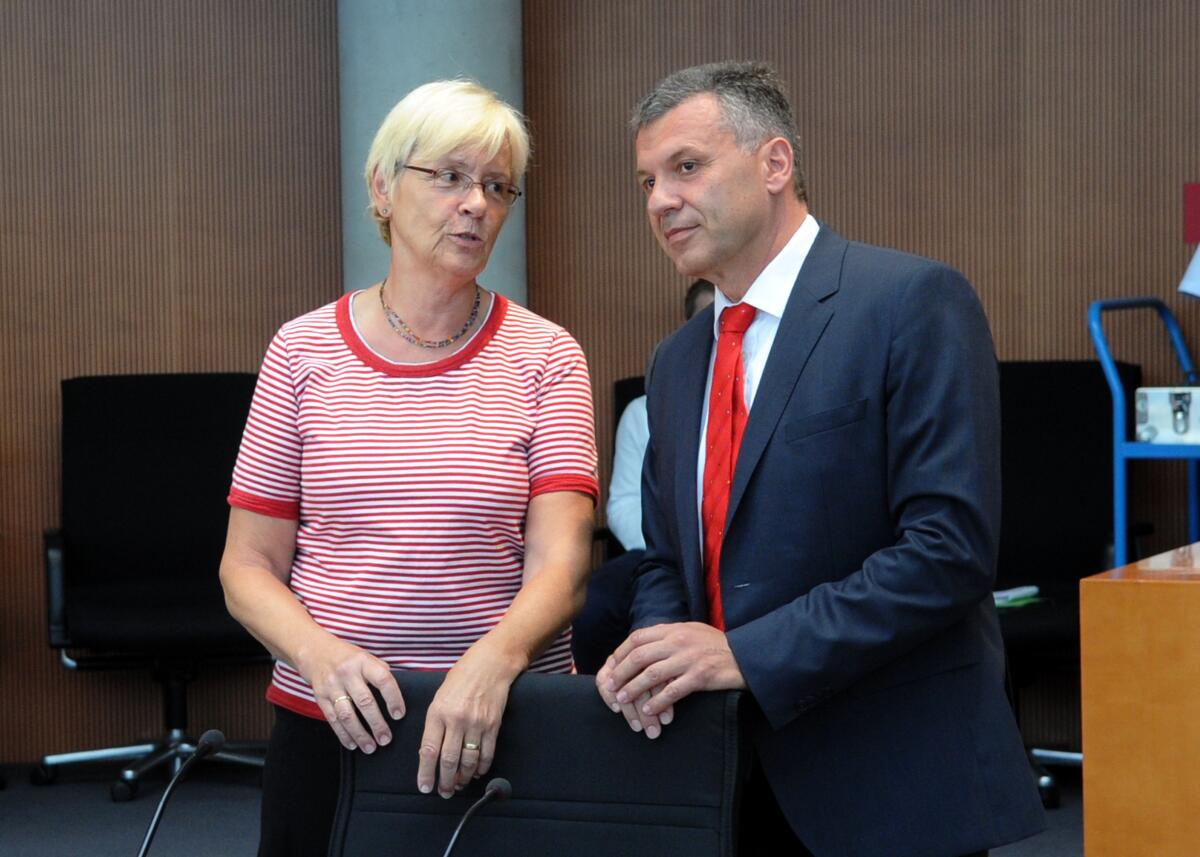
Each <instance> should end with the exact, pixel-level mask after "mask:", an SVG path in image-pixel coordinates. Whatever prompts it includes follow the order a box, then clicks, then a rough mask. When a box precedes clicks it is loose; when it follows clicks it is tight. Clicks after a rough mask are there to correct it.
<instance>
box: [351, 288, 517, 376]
mask: <svg viewBox="0 0 1200 857" xmlns="http://www.w3.org/2000/svg"><path fill="white" fill-rule="evenodd" d="M353 297H354V292H347V293H346V294H344V295H342V296H341V297H340V298H338V302H337V306H336V308H335V314H336V317H337V326H338V332H339V333H340V334H341V335H342V341H344V342H345V343H346V345H347V347H348V348H349V349H350V350H351V351H353V352H354V355H355V356H356V357H357V358H358V359H359V360H361V361H362V362H363V363H366V364H367V365H368V366H370V367H371V368H372V369H377V370H379V371H380V372H383V373H384V374H387V375H395V376H397V377H400V378H419V377H427V376H430V375H441V374H442V373H444V372H449V371H450V370H451V369H457V368H458V367H459V366H461V365H462V364H464V363H466V362H467V361H468V360H470V359H471V358H472V357H474V356H475V355H476V354H478V353H479V352H480V351H482V350H483V348H484V346H486V345H487V344H488V343H489V342H491V341H492V337H493V336H494V335H495V334H496V331H497V330H498V329H499V328H500V322H502V321H504V316H505V315H506V314H507V312H508V298H506V297H504V295H501V294H497V293H496V292H492V308H491V312H489V313H488V317H487V320H486V321H485V322H484V323H483V328H482V329H481V330H479V331H478V332H477V333H476V334H475V336H474V337H472V338H471V341H470V342H469V343H467V346H466V347H465V348H463V349H462V350H461V351H456V352H454V353H453V354H451V355H450V356H449V357H445V358H443V359H441V360H435V361H434V362H432V363H393V362H391V361H390V360H385V359H383V358H382V357H380V356H379V355H378V354H376V353H375V352H374V351H372V350H371V349H370V347H368V345H367V343H365V342H363V341H362V338H361V337H360V336H359V335H358V331H357V330H355V329H354V323H353V322H352V321H351V320H350V301H351V300H352V299H353Z"/></svg>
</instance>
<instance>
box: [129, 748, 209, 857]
mask: <svg viewBox="0 0 1200 857" xmlns="http://www.w3.org/2000/svg"><path fill="white" fill-rule="evenodd" d="M224 746H225V735H224V734H223V733H222V732H221V730H220V729H209V730H208V731H207V732H205V733H204V734H203V735H201V736H200V740H199V741H197V742H196V749H195V751H194V752H193V753H192V755H190V756H188V758H187V761H185V762H184V763H183V764H182V765H180V766H179V770H178V771H176V772H175V776H173V777H171V782H169V783H167V787H166V789H164V790H163V795H162V797H161V798H159V801H158V808H157V809H155V810H154V818H152V819H150V826H149V827H148V828H147V829H146V838H145V839H143V840H142V848H141V850H140V851H138V857H146V852H147V851H149V850H150V843H151V842H152V841H153V839H154V834H155V833H157V832H158V823H159V822H160V821H162V814H163V807H165V806H166V805H167V798H169V797H170V796H171V792H173V791H174V790H175V786H176V785H177V784H178V783H179V781H180V780H182V779H183V775H184V774H186V773H187V772H188V771H189V770H191V767H192V765H194V764H196V763H197V762H199V761H200V760H201V759H203V758H204V757H205V756H210V755H212V754H213V753H215V752H217V751H218V750H220V749H221V748H222V747H224Z"/></svg>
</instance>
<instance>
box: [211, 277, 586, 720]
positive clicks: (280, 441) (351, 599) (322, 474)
mask: <svg viewBox="0 0 1200 857" xmlns="http://www.w3.org/2000/svg"><path fill="white" fill-rule="evenodd" d="M352 297H353V296H352V295H349V294H348V295H344V296H342V298H341V299H339V300H338V301H336V302H335V303H332V304H329V305H327V306H324V307H321V308H320V309H317V310H314V311H313V312H310V313H308V314H306V315H303V316H301V317H300V318H298V319H295V320H294V321H291V322H289V323H287V324H285V325H284V326H283V327H282V328H281V329H280V331H279V333H278V334H276V336H275V339H274V340H273V341H272V342H271V345H270V347H269V348H268V349H267V354H266V357H265V358H264V360H263V366H262V372H261V374H260V375H259V380H258V386H257V388H256V390H255V393H254V402H253V404H252V405H251V408H250V416H249V419H248V420H247V423H246V431H245V434H244V435H243V437H242V446H241V450H240V452H239V453H238V460H237V465H236V467H235V468H234V473H233V487H232V489H231V491H230V494H229V502H230V504H232V505H234V506H238V507H241V508H243V509H249V510H250V511H252V512H257V513H259V514H263V515H271V516H274V517H280V518H289V519H294V520H298V521H299V528H298V531H297V534H296V554H295V559H294V560H293V563H292V572H291V579H290V581H289V586H290V587H291V589H292V592H294V593H295V595H296V597H297V598H298V599H299V600H300V602H301V603H302V604H303V605H304V607H305V608H306V609H307V610H308V612H309V614H310V615H311V616H312V618H313V619H314V620H315V621H316V622H317V624H319V625H320V626H321V627H323V628H325V629H326V630H327V631H330V632H332V633H333V634H336V635H337V636H338V637H341V638H342V639H344V640H347V641H349V642H351V643H354V644H355V645H357V646H361V647H362V648H364V649H366V650H367V651H369V652H371V653H372V654H374V655H376V656H377V657H379V658H382V659H383V660H384V661H386V662H387V663H388V664H390V665H391V666H393V667H403V668H410V669H449V668H450V667H452V666H453V665H454V664H455V663H456V662H457V661H458V659H459V658H460V657H461V656H462V654H463V653H464V652H465V651H466V650H467V649H468V648H469V647H470V646H471V644H473V643H474V642H475V641H476V640H478V639H479V638H480V637H482V636H483V635H484V634H485V633H487V632H488V631H489V630H491V629H492V628H493V627H494V626H495V625H496V623H497V622H499V620H500V618H501V617H502V616H503V615H504V612H505V611H506V610H507V609H508V606H509V605H510V604H511V603H512V600H513V598H514V597H516V594H517V591H518V590H519V589H520V588H521V580H522V569H523V566H524V556H525V548H524V531H525V513H526V508H527V506H528V504H529V499H530V498H531V497H533V496H534V495H537V494H542V493H546V492H549V491H581V492H584V493H587V494H590V495H591V496H592V497H593V499H595V498H596V497H597V496H598V494H599V490H598V485H597V481H596V448H595V435H594V428H593V425H594V423H593V417H592V397H591V386H590V383H589V381H588V371H587V361H586V359H585V358H584V356H583V352H582V350H581V349H580V348H579V345H578V344H577V343H576V342H575V340H574V339H572V338H571V336H570V334H568V333H567V332H566V331H565V330H563V329H562V328H561V327H559V326H557V325H555V324H552V323H551V322H548V321H546V320H545V319H542V318H540V317H538V316H536V315H534V314H533V313H531V312H529V311H528V310H526V309H524V308H523V307H520V306H517V305H516V304H513V303H510V302H509V301H507V300H506V299H505V298H504V297H503V296H502V295H495V297H494V300H493V305H492V309H491V312H490V314H489V317H488V319H487V320H486V321H485V323H484V325H483V327H482V329H481V330H480V331H479V332H478V333H476V335H475V337H474V338H473V339H472V341H471V342H470V343H468V344H467V345H466V346H465V347H464V348H463V349H462V350H461V351H459V352H458V353H456V354H453V355H451V356H450V357H447V358H446V359H444V360H440V361H438V362H436V363H426V364H403V363H392V362H390V361H388V360H386V359H384V358H382V357H381V356H379V355H378V354H377V353H375V352H374V351H372V350H371V349H370V348H369V347H368V346H367V345H366V343H365V342H364V341H363V340H362V338H361V337H360V336H359V334H358V332H357V331H356V329H355V327H354V324H353V322H352V320H351V317H350V302H351V300H352ZM530 668H531V669H534V670H539V671H542V672H567V671H569V670H570V668H571V650H570V634H569V632H565V633H563V634H562V635H561V636H559V638H558V639H557V640H555V642H554V643H553V644H551V646H550V647H549V648H548V649H547V650H546V652H545V653H543V654H542V655H541V656H540V657H539V658H537V659H536V660H535V661H534V662H533V663H532V664H531V665H530ZM267 698H268V699H269V700H270V701H272V702H274V703H276V704H278V705H282V706H284V707H286V708H289V709H291V710H293V711H296V712H298V713H300V714H305V715H308V716H311V717H317V718H320V717H321V716H322V715H321V711H320V709H319V708H318V707H317V705H316V703H315V701H314V698H313V694H312V689H311V687H309V685H308V683H307V682H305V681H304V679H303V678H301V677H300V674H299V673H298V672H297V671H296V670H295V669H293V668H292V667H290V666H288V665H287V664H284V663H279V662H277V663H276V665H275V671H274V674H273V676H272V679H271V686H270V688H269V689H268V691H267Z"/></svg>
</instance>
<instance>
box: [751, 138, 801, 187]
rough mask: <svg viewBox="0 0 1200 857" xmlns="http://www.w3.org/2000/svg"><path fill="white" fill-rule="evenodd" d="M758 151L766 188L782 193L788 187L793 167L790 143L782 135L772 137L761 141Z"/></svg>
mask: <svg viewBox="0 0 1200 857" xmlns="http://www.w3.org/2000/svg"><path fill="white" fill-rule="evenodd" d="M759 151H760V152H761V153H762V164H763V170H764V172H765V174H766V183H767V190H768V191H769V192H770V193H782V192H783V191H785V190H788V189H790V188H791V186H792V170H793V169H794V161H793V156H792V144H791V143H789V142H788V141H787V140H785V139H784V138H783V137H772V138H771V139H770V140H768V141H767V142H765V143H763V145H762V148H761V149H760V150H759Z"/></svg>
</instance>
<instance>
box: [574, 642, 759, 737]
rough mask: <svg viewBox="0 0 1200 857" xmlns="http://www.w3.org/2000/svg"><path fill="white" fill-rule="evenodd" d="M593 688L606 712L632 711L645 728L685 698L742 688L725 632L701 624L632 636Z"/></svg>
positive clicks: (615, 653) (738, 670) (744, 681)
mask: <svg viewBox="0 0 1200 857" xmlns="http://www.w3.org/2000/svg"><path fill="white" fill-rule="evenodd" d="M610 667H611V668H610ZM596 683H597V686H598V687H599V688H600V695H601V697H603V698H604V700H605V702H608V703H609V705H610V707H612V703H613V702H615V703H616V704H617V705H619V706H621V707H622V710H624V708H625V707H626V706H631V705H636V712H635V716H637V717H639V718H640V719H641V720H642V721H643V724H644V725H646V726H647V728H649V723H650V722H651V721H657V720H660V719H661V715H662V714H663V713H664V712H667V711H668V710H671V709H672V706H673V705H674V704H675V703H676V702H678V701H679V700H681V699H683V698H684V697H685V696H687V695H688V694H690V693H694V692H696V691H698V690H743V689H745V687H746V679H745V678H744V677H743V676H742V671H741V668H739V667H738V664H737V661H736V660H734V657H733V652H732V651H731V650H730V648H729V641H728V640H726V638H725V634H724V632H722V631H719V630H717V629H716V628H714V627H712V626H711V625H706V624H704V623H703V622H677V623H672V624H669V625H654V626H652V627H650V628H642V629H640V630H638V631H634V632H633V633H632V634H630V635H629V637H628V639H626V640H625V642H624V643H622V644H621V645H620V647H619V648H618V649H617V650H616V651H615V652H613V655H612V657H611V658H609V662H608V663H606V664H605V666H604V669H602V670H601V671H600V672H599V673H598V674H597V675H596ZM610 700H611V701H610ZM628 718H629V714H628V713H627V714H626V719H628ZM666 722H669V720H668V721H666ZM630 725H631V726H632V725H633V724H632V723H631V724H630ZM635 731H636V727H635Z"/></svg>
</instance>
